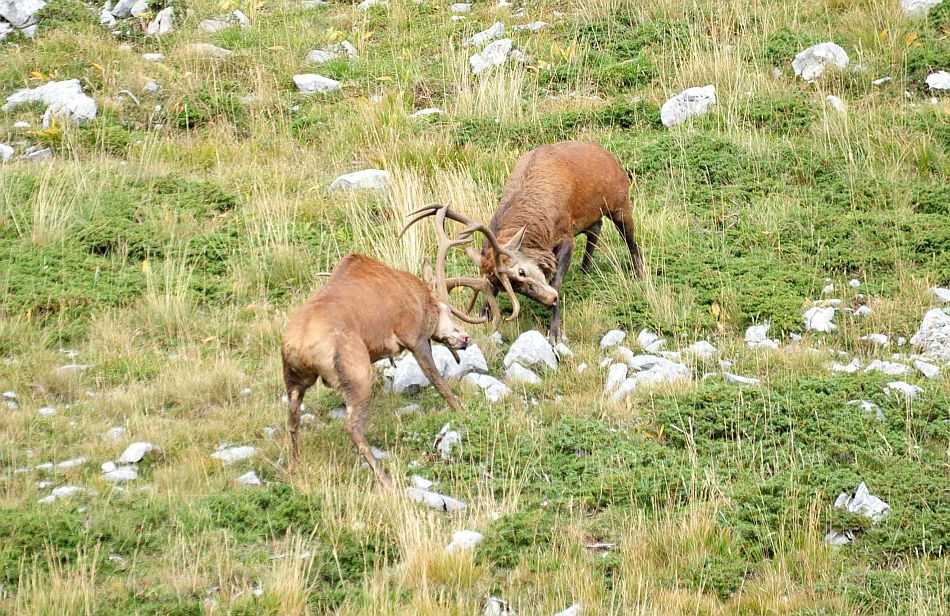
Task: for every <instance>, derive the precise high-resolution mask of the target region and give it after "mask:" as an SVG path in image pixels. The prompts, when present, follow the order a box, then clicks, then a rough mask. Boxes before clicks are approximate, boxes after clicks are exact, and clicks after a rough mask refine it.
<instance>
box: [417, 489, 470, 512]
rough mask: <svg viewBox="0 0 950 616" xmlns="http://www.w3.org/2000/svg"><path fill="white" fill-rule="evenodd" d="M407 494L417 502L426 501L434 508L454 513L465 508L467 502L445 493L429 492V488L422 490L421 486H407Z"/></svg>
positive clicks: (425, 502)
mask: <svg viewBox="0 0 950 616" xmlns="http://www.w3.org/2000/svg"><path fill="white" fill-rule="evenodd" d="M406 495H407V496H408V497H409V498H410V499H412V500H413V501H415V502H417V503H424V504H426V505H428V506H429V507H431V508H432V509H438V510H439V511H447V512H449V513H452V512H455V511H464V510H465V503H463V502H462V501H460V500H456V499H454V498H452V497H450V496H445V495H444V494H438V493H436V492H429V491H428V490H421V489H419V488H406Z"/></svg>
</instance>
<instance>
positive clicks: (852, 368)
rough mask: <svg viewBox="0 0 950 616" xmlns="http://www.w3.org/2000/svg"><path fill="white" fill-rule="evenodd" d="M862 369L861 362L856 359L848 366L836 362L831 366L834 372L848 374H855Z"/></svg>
mask: <svg viewBox="0 0 950 616" xmlns="http://www.w3.org/2000/svg"><path fill="white" fill-rule="evenodd" d="M860 369H861V361H860V360H859V359H858V358H857V357H855V358H853V359H852V360H851V361H850V362H849V363H847V364H839V363H838V362H835V363H833V364H832V365H831V371H832V372H844V373H847V374H854V373H855V372H857V371H858V370H860Z"/></svg>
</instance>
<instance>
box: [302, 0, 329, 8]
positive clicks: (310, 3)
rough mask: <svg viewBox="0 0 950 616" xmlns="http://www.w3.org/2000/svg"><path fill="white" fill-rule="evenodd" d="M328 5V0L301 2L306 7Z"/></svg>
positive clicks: (305, 0)
mask: <svg viewBox="0 0 950 616" xmlns="http://www.w3.org/2000/svg"><path fill="white" fill-rule="evenodd" d="M326 5H327V2H326V0H303V2H302V3H301V6H302V7H303V8H305V9H316V8H320V7H323V6H326Z"/></svg>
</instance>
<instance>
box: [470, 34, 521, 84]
mask: <svg viewBox="0 0 950 616" xmlns="http://www.w3.org/2000/svg"><path fill="white" fill-rule="evenodd" d="M511 44H512V41H511V39H510V38H504V39H500V40H497V41H495V42H493V43H490V44H489V45H488V46H487V47H485V49H483V50H482V51H481V53H476V54H472V56H471V57H469V59H468V60H469V63H470V64H471V65H472V74H474V75H480V74H482V73H484V72H486V71H488V70H490V69H492V68H494V67H496V66H501V65H502V64H504V63H505V60H507V59H508V54H509V53H511Z"/></svg>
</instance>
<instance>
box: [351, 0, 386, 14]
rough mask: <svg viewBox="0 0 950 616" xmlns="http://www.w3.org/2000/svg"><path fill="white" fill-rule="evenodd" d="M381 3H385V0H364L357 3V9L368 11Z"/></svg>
mask: <svg viewBox="0 0 950 616" xmlns="http://www.w3.org/2000/svg"><path fill="white" fill-rule="evenodd" d="M380 4H383V0H363V1H362V2H360V3H359V4H357V5H356V10H357V11H366V10H368V9H371V8H373V7H374V6H378V5H380Z"/></svg>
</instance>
